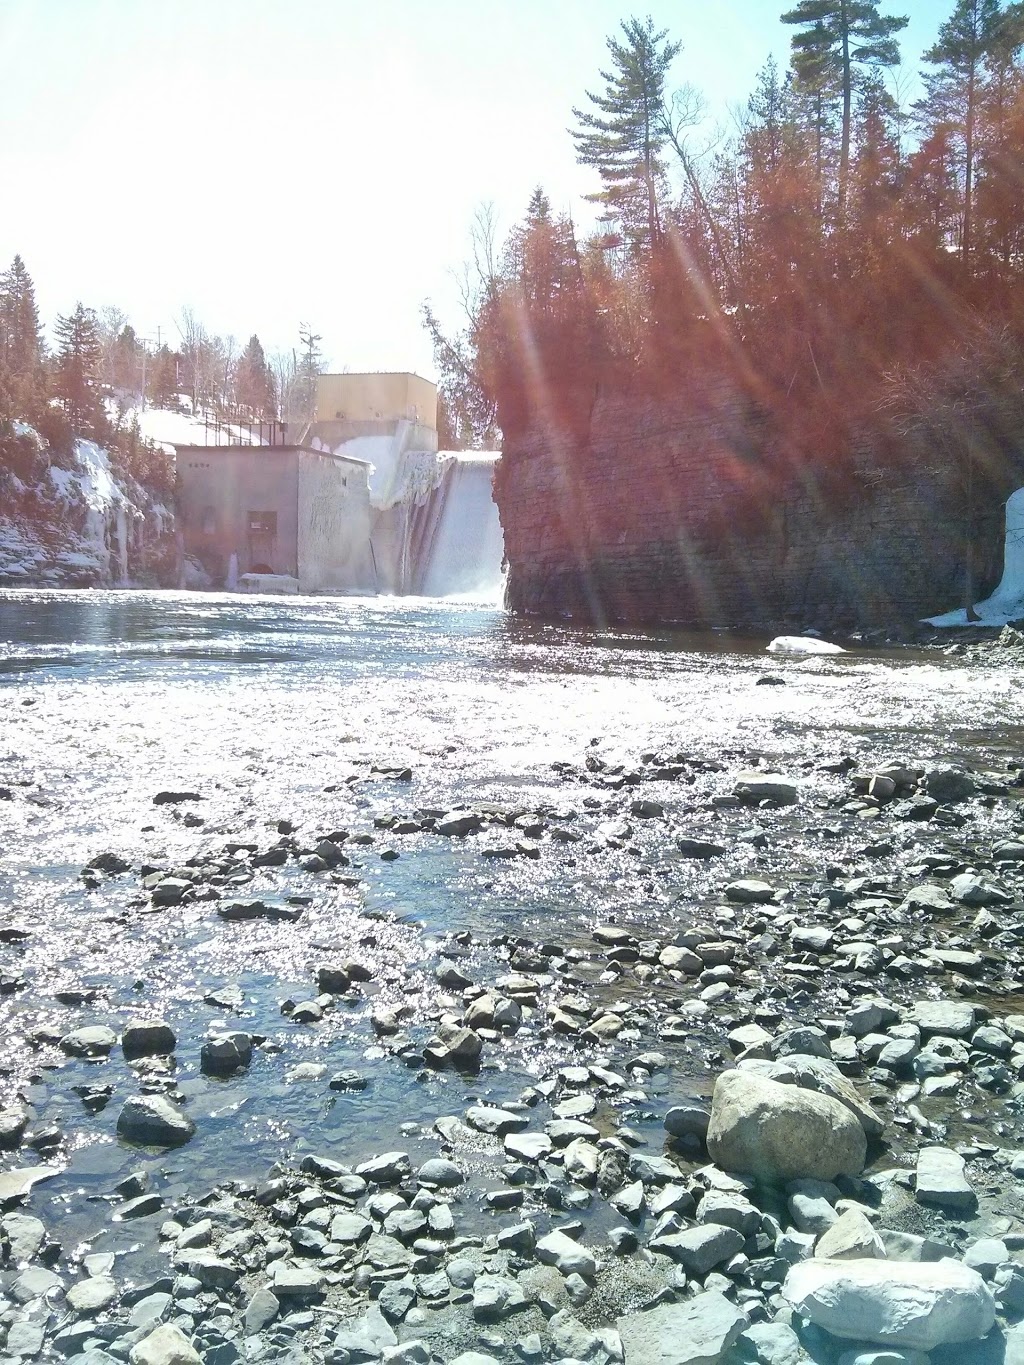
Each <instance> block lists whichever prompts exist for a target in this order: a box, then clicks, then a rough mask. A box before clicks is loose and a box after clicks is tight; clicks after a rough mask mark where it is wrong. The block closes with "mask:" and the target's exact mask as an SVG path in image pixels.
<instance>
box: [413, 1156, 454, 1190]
mask: <svg viewBox="0 0 1024 1365" xmlns="http://www.w3.org/2000/svg"><path fill="white" fill-rule="evenodd" d="M465 1179H466V1177H465V1176H464V1175H463V1174H462V1172H461V1171H460V1170H459V1168H458V1166H456V1165H455V1163H454V1162H453V1161H445V1159H444V1158H443V1157H434V1158H433V1160H431V1161H425V1162H424V1163H423V1165H422V1166H421V1167H420V1168H419V1170H418V1171H417V1172H416V1180H417V1182H418V1183H419V1184H420V1185H437V1186H438V1187H440V1188H442V1189H453V1188H454V1187H455V1186H456V1185H462V1184H464V1182H465Z"/></svg>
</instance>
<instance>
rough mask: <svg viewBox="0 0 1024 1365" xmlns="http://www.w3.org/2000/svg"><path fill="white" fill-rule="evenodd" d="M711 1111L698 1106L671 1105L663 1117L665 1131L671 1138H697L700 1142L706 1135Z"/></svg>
mask: <svg viewBox="0 0 1024 1365" xmlns="http://www.w3.org/2000/svg"><path fill="white" fill-rule="evenodd" d="M710 1122H711V1111H710V1110H709V1109H705V1108H704V1107H703V1106H702V1105H698V1104H677V1105H673V1107H672V1108H671V1109H669V1110H668V1112H667V1113H666V1115H665V1131H666V1133H668V1134H669V1135H670V1136H671V1137H676V1138H687V1137H694V1138H699V1139H700V1141H701V1142H703V1141H704V1139H705V1138H706V1137H707V1135H708V1124H709V1123H710Z"/></svg>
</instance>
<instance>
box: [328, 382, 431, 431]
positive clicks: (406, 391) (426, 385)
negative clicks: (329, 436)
mask: <svg viewBox="0 0 1024 1365" xmlns="http://www.w3.org/2000/svg"><path fill="white" fill-rule="evenodd" d="M314 420H315V422H316V423H318V424H319V423H322V422H352V423H362V422H396V421H406V422H413V423H414V424H416V425H417V426H422V427H429V428H431V429H433V430H435V431H436V430H437V386H436V384H432V383H431V382H430V380H429V379H422V378H421V377H420V376H419V375H418V374H322V375H320V376H319V378H318V379H317V389H316V417H315V419H314ZM435 448H436V446H435Z"/></svg>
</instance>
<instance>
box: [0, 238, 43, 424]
mask: <svg viewBox="0 0 1024 1365" xmlns="http://www.w3.org/2000/svg"><path fill="white" fill-rule="evenodd" d="M0 386H2V388H3V390H4V391H5V394H6V405H7V406H8V407H9V409H10V413H11V415H12V416H14V417H21V418H25V419H28V420H29V421H32V420H34V419H35V418H36V417H38V415H39V413H40V411H41V409H42V407H43V405H44V403H45V381H44V371H43V343H42V336H41V333H40V330H39V310H38V309H37V307H36V295H35V287H34V285H33V283H32V277H31V276H30V275H29V273H28V271H27V270H26V269H25V263H24V261H23V260H22V259H21V257H20V256H15V258H14V260H13V261H12V262H11V265H10V268H9V269H8V270H6V271H5V272H4V273H3V275H0Z"/></svg>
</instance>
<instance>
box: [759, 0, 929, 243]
mask: <svg viewBox="0 0 1024 1365" xmlns="http://www.w3.org/2000/svg"><path fill="white" fill-rule="evenodd" d="M782 22H783V23H784V24H793V25H794V26H796V27H798V28H799V29H801V32H799V33H795V34H794V35H793V40H792V47H793V68H794V71H795V73H796V76H797V79H798V80H802V81H804V82H807V81H809V80H813V81H818V82H820V81H822V80H826V79H827V78H828V76H829V75H830V73H832V74H834V75H835V76H836V77H838V93H839V95H840V96H841V98H842V103H843V116H842V133H841V139H840V149H839V214H840V217H842V215H843V213H844V212H845V209H846V195H847V190H848V187H849V180H850V132H851V128H852V126H853V85H854V67H856V66H875V67H878V66H898V65H899V60H900V50H899V44H898V43H897V41H896V34H897V33H899V32H900V30H901V29H903V28H906V26H907V23H908V22H909V20H908V19H907V16H906V15H903V16H901V17H899V18H897V17H894V16H890V17H886V16H884V15H881V14H879V12H878V5H877V4H874V3H871V0H798V3H797V4H796V6H795V7H794V8H793V9H791V10H787V11H786V12H785V14H783V15H782Z"/></svg>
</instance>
